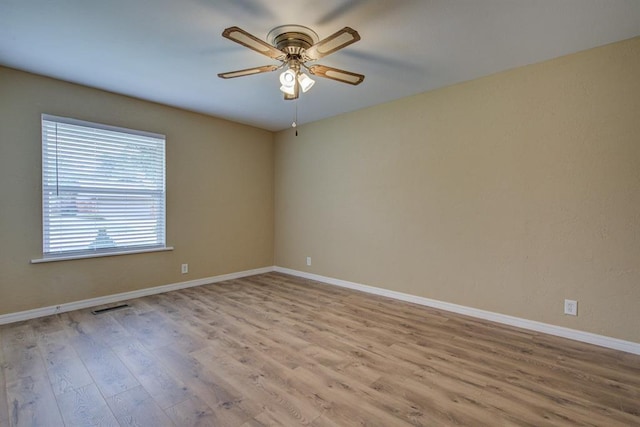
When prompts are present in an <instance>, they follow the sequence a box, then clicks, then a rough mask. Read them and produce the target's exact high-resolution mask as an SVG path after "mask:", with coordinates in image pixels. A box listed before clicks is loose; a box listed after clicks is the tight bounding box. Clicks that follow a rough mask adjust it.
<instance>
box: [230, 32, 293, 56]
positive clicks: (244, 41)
mask: <svg viewBox="0 0 640 427" xmlns="http://www.w3.org/2000/svg"><path fill="white" fill-rule="evenodd" d="M222 37H225V38H228V39H229V40H231V41H234V42H236V43H239V44H241V45H243V46H245V47H248V48H249V49H252V50H255V51H256V52H258V53H261V54H263V55H265V56H268V57H269V58H273V59H284V58H285V57H286V56H287V54H286V53H284V52H282V51H281V50H279V49H276V48H275V47H273V46H271V45H270V44H269V43H267V42H265V41H262V40H260V39H259V38H257V37H256V36H254V35H252V34H249V33H247V32H246V31H245V30H243V29H241V28H238V27H229V28H227V29H225V30H224V31H223V32H222Z"/></svg>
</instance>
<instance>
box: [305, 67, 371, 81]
mask: <svg viewBox="0 0 640 427" xmlns="http://www.w3.org/2000/svg"><path fill="white" fill-rule="evenodd" d="M308 69H309V72H310V73H311V74H313V75H314V76H320V77H326V78H328V79H331V80H337V81H339V82H342V83H349V84H351V85H354V86H355V85H359V84H360V83H362V81H363V80H364V75H362V74H358V73H352V72H351V71H345V70H339V69H338V68H332V67H326V66H324V65H312V66H311V67H308Z"/></svg>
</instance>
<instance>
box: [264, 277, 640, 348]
mask: <svg viewBox="0 0 640 427" xmlns="http://www.w3.org/2000/svg"><path fill="white" fill-rule="evenodd" d="M274 271H277V272H279V273H285V274H290V275H292V276H298V277H303V278H305V279H310V280H315V281H318V282H323V283H327V284H329V285H335V286H340V287H343V288H349V289H355V290H358V291H362V292H367V293H370V294H375V295H381V296H385V297H389V298H394V299H397V300H401V301H407V302H412V303H415V304H420V305H424V306H427V307H433V308H437V309H440V310H445V311H451V312H453V313H459V314H464V315H467V316H471V317H476V318H478V319H483V320H490V321H492V322H497V323H502V324H505V325H510V326H516V327H518V328H522V329H528V330H531V331H536V332H542V333H545V334H549V335H555V336H558V337H563V338H568V339H571V340H575V341H581V342H585V343H589V344H594V345H598V346H600V347H606V348H611V349H614V350H620V351H624V352H627V353H632V354H638V355H640V343H635V342H632V341H624V340H621V339H618V338H611V337H607V336H604V335H598V334H593V333H590V332H583V331H578V330H575V329H570V328H565V327H562V326H555V325H550V324H548V323H542V322H536V321H534V320H527V319H522V318H519V317H513V316H507V315H506V314H500V313H494V312H491V311H485V310H480V309H477V308H472V307H466V306H463V305H458V304H451V303H448V302H443V301H438V300H434V299H429V298H424V297H419V296H415V295H410V294H405V293H402V292H396V291H390V290H388V289H383V288H376V287H374V286H368V285H362V284H360V283H354V282H348V281H346V280H340V279H334V278H332V277H325V276H320V275H318V274H313V273H307V272H304V271H298V270H291V269H288V268H283V267H277V266H276V267H275V268H274Z"/></svg>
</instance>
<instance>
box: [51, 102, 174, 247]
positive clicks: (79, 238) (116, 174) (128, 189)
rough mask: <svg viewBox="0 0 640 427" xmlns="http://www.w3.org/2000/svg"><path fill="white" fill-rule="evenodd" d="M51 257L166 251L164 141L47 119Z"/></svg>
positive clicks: (89, 125)
mask: <svg viewBox="0 0 640 427" xmlns="http://www.w3.org/2000/svg"><path fill="white" fill-rule="evenodd" d="M42 166H43V167H42V187H43V252H44V255H45V256H47V255H50V256H52V255H68V254H70V253H78V254H85V253H95V252H101V251H102V252H108V251H122V250H127V249H132V250H136V249H141V248H153V247H164V246H165V137H164V136H162V135H155V134H149V133H145V132H139V131H132V130H128V129H121V128H113V127H110V126H105V125H99V124H94V123H88V122H80V121H77V120H73V119H66V118H60V117H54V116H48V115H43V117H42Z"/></svg>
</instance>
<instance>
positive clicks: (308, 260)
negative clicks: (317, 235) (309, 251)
mask: <svg viewBox="0 0 640 427" xmlns="http://www.w3.org/2000/svg"><path fill="white" fill-rule="evenodd" d="M307 265H311V257H310V256H308V257H307Z"/></svg>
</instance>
